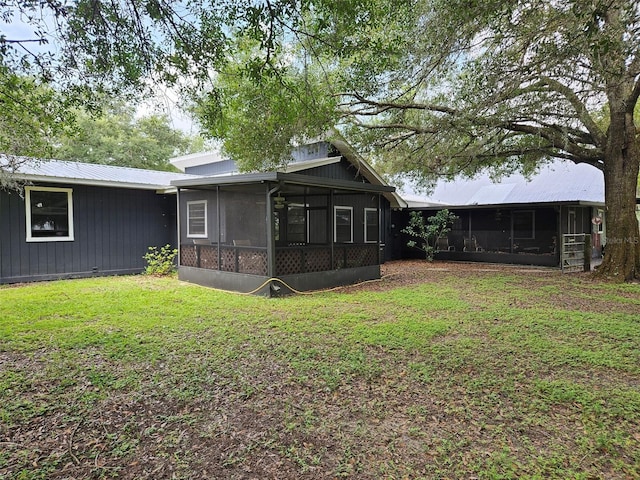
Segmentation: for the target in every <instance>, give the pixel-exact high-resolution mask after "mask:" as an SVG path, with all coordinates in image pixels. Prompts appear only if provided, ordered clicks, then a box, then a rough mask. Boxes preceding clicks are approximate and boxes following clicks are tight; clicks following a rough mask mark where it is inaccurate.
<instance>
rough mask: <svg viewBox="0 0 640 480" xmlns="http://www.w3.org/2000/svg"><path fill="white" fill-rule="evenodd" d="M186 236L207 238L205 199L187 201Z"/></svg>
mask: <svg viewBox="0 0 640 480" xmlns="http://www.w3.org/2000/svg"><path fill="white" fill-rule="evenodd" d="M187 237H190V238H207V201H206V200H199V201H197V202H187Z"/></svg>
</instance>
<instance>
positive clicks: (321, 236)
mask: <svg viewBox="0 0 640 480" xmlns="http://www.w3.org/2000/svg"><path fill="white" fill-rule="evenodd" d="M309 243H314V244H321V245H326V244H327V243H329V228H328V225H327V209H326V208H316V209H312V210H309Z"/></svg>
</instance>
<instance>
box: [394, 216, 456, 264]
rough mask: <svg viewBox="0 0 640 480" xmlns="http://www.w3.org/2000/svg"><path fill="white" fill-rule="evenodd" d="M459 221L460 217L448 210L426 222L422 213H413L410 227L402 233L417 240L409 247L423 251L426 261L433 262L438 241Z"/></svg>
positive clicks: (410, 218) (408, 244) (410, 243)
mask: <svg viewBox="0 0 640 480" xmlns="http://www.w3.org/2000/svg"><path fill="white" fill-rule="evenodd" d="M457 219H458V217H457V216H456V215H454V214H453V213H451V212H449V210H447V209H446V208H445V209H443V210H439V211H438V212H437V213H436V214H435V215H432V216H431V217H428V218H427V219H426V221H425V218H424V217H423V216H422V213H421V212H416V211H412V212H411V213H410V215H409V225H407V226H406V227H405V228H403V229H402V230H401V231H402V233H406V234H407V235H410V236H412V237H415V238H416V239H417V240H413V239H412V240H409V241H408V242H407V246H408V247H411V248H417V249H418V250H422V251H423V252H424V254H425V256H426V259H427V260H428V261H431V260H433V255H434V253H435V251H436V244H437V241H438V239H439V238H440V237H442V236H444V235H446V234H447V233H449V232H450V231H451V225H453V222H455V221H456V220H457Z"/></svg>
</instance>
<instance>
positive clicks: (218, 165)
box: [184, 160, 238, 175]
mask: <svg viewBox="0 0 640 480" xmlns="http://www.w3.org/2000/svg"><path fill="white" fill-rule="evenodd" d="M237 171H238V167H237V166H236V162H234V161H233V160H222V161H220V162H214V163H207V164H205V165H196V166H195V167H187V168H185V169H184V173H189V174H191V175H221V174H224V173H234V172H237Z"/></svg>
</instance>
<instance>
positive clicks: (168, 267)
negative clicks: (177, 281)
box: [142, 244, 178, 275]
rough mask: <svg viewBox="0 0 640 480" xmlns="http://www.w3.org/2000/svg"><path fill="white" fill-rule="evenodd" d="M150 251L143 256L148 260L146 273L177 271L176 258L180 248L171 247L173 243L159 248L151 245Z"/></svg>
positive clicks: (163, 273) (165, 273) (159, 273)
mask: <svg viewBox="0 0 640 480" xmlns="http://www.w3.org/2000/svg"><path fill="white" fill-rule="evenodd" d="M148 250H149V251H148V252H147V253H145V254H144V255H143V256H142V258H144V259H145V261H146V262H147V266H146V267H145V269H144V273H145V274H146V275H170V274H171V273H173V272H175V270H176V264H175V259H176V256H177V255H178V249H176V248H173V249H172V248H171V245H168V244H167V245H165V246H164V247H162V248H160V250H158V247H149V249H148Z"/></svg>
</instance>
